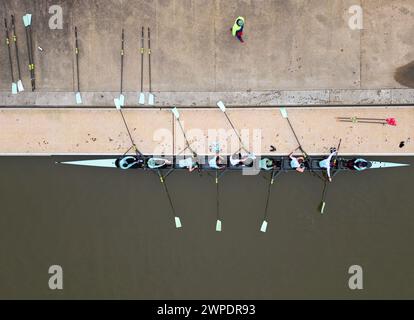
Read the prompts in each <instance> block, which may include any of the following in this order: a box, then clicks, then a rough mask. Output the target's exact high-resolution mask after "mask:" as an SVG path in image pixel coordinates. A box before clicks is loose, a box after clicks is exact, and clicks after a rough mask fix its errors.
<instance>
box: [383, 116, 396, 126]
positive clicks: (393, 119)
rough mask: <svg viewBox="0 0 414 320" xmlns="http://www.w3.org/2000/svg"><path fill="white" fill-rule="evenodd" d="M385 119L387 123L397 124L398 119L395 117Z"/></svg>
mask: <svg viewBox="0 0 414 320" xmlns="http://www.w3.org/2000/svg"><path fill="white" fill-rule="evenodd" d="M385 121H387V123H388V124H389V125H390V126H397V121H396V120H395V118H387V119H385Z"/></svg>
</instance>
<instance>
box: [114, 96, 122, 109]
mask: <svg viewBox="0 0 414 320" xmlns="http://www.w3.org/2000/svg"><path fill="white" fill-rule="evenodd" d="M114 103H115V107H116V108H117V109H118V110H121V103H120V102H119V99H118V98H115V99H114Z"/></svg>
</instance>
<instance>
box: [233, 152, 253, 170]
mask: <svg viewBox="0 0 414 320" xmlns="http://www.w3.org/2000/svg"><path fill="white" fill-rule="evenodd" d="M254 159H256V156H255V155H254V154H252V153H250V154H248V155H246V156H245V157H242V155H241V153H238V154H233V155H232V156H231V157H230V163H231V165H232V166H233V167H253V161H254Z"/></svg>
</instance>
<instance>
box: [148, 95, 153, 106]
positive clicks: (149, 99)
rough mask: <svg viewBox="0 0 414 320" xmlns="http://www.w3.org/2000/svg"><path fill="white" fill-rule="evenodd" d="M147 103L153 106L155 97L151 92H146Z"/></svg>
mask: <svg viewBox="0 0 414 320" xmlns="http://www.w3.org/2000/svg"><path fill="white" fill-rule="evenodd" d="M148 104H149V105H150V106H153V105H154V104H155V98H154V95H153V94H152V93H149V94H148Z"/></svg>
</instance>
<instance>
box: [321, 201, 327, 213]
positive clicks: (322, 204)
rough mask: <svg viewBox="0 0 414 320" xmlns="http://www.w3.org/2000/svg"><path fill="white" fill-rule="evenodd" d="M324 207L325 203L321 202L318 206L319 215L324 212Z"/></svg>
mask: <svg viewBox="0 0 414 320" xmlns="http://www.w3.org/2000/svg"><path fill="white" fill-rule="evenodd" d="M325 205H326V202H325V201H322V202H321V205H320V212H321V214H323V213H324V211H325Z"/></svg>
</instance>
